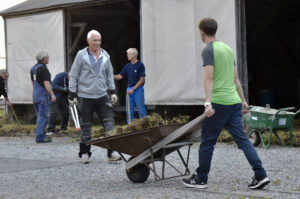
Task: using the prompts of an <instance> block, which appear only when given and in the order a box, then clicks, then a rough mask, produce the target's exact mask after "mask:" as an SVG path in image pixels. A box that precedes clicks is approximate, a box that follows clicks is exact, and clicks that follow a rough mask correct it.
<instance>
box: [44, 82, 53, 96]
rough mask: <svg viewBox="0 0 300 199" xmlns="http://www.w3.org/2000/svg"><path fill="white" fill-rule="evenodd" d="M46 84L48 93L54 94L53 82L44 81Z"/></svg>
mask: <svg viewBox="0 0 300 199" xmlns="http://www.w3.org/2000/svg"><path fill="white" fill-rule="evenodd" d="M44 85H45V89H46V90H47V91H48V93H49V94H50V95H51V96H53V95H54V93H53V90H52V87H51V84H50V82H49V81H44Z"/></svg>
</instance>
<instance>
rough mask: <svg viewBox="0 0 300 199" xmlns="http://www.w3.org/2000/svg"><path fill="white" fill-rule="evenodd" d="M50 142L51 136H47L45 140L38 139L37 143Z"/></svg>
mask: <svg viewBox="0 0 300 199" xmlns="http://www.w3.org/2000/svg"><path fill="white" fill-rule="evenodd" d="M48 142H52V139H51V137H46V138H45V139H44V140H41V141H38V142H36V143H48Z"/></svg>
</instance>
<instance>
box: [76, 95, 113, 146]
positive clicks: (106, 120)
mask: <svg viewBox="0 0 300 199" xmlns="http://www.w3.org/2000/svg"><path fill="white" fill-rule="evenodd" d="M78 105H79V112H80V117H79V118H80V127H81V130H80V143H86V142H88V141H90V140H91V127H92V121H93V115H94V112H96V113H97V115H98V117H99V119H100V121H101V122H102V124H103V126H104V130H105V132H109V131H112V130H113V129H114V126H115V120H114V112H113V109H112V105H111V102H110V98H109V96H108V95H105V96H103V97H100V98H98V99H90V98H79V102H78Z"/></svg>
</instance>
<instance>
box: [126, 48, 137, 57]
mask: <svg viewBox="0 0 300 199" xmlns="http://www.w3.org/2000/svg"><path fill="white" fill-rule="evenodd" d="M126 52H131V53H133V54H135V56H138V54H139V53H138V51H137V49H136V48H129V49H128V50H127V51H126Z"/></svg>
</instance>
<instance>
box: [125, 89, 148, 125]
mask: <svg viewBox="0 0 300 199" xmlns="http://www.w3.org/2000/svg"><path fill="white" fill-rule="evenodd" d="M131 89H132V87H128V88H127V92H128V91H129V90H131ZM127 101H128V100H127V97H126V113H127V123H128V121H129V116H128V108H127V107H128V102H127ZM129 104H130V119H131V121H132V120H133V119H134V106H136V107H137V109H138V111H139V118H143V117H146V115H147V113H146V107H145V97H144V87H143V86H140V87H139V88H138V89H136V90H135V91H134V93H133V94H131V95H130V96H129Z"/></svg>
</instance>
